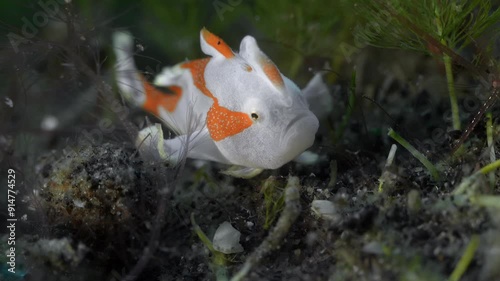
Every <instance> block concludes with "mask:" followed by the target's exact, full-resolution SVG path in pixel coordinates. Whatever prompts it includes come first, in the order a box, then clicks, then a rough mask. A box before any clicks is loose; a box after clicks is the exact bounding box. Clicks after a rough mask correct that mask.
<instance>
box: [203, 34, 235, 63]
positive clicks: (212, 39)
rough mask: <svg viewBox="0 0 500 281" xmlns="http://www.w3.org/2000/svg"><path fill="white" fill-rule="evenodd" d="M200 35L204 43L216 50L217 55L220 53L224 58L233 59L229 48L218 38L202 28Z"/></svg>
mask: <svg viewBox="0 0 500 281" xmlns="http://www.w3.org/2000/svg"><path fill="white" fill-rule="evenodd" d="M201 34H202V36H203V38H204V39H205V41H207V43H208V44H209V45H210V46H212V47H213V48H214V49H216V50H217V51H218V52H219V53H221V54H222V55H223V56H224V57H225V58H227V59H229V58H232V57H234V53H233V51H232V50H231V48H230V47H229V46H228V45H227V44H226V43H225V42H224V41H223V40H222V39H220V38H219V36H217V35H215V34H213V33H212V32H210V31H208V30H207V29H206V28H203V29H202V30H201Z"/></svg>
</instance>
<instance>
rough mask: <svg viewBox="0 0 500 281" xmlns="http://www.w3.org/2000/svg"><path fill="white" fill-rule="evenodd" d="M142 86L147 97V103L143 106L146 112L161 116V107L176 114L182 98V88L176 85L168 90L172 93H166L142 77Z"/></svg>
mask: <svg viewBox="0 0 500 281" xmlns="http://www.w3.org/2000/svg"><path fill="white" fill-rule="evenodd" d="M142 85H143V87H144V91H145V95H146V101H145V102H144V104H143V105H142V107H143V108H144V109H145V110H147V111H149V112H151V113H153V114H154V115H158V114H159V108H160V107H163V108H165V109H166V110H167V111H169V112H174V110H175V108H176V107H177V104H178V103H179V100H180V99H181V97H182V88H181V87H179V86H175V85H174V86H170V87H168V90H170V91H171V93H165V92H163V91H161V90H159V89H157V88H155V87H154V86H153V85H151V84H150V83H149V82H148V81H146V79H145V78H144V77H142Z"/></svg>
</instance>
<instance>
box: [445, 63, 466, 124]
mask: <svg viewBox="0 0 500 281" xmlns="http://www.w3.org/2000/svg"><path fill="white" fill-rule="evenodd" d="M443 61H444V68H445V71H446V80H447V81H448V94H449V96H450V105H451V116H452V121H453V129H455V130H460V128H461V127H462V125H461V123H460V112H459V109H458V101H457V94H456V92H455V81H454V78H453V68H452V65H451V57H450V56H448V55H446V54H444V55H443Z"/></svg>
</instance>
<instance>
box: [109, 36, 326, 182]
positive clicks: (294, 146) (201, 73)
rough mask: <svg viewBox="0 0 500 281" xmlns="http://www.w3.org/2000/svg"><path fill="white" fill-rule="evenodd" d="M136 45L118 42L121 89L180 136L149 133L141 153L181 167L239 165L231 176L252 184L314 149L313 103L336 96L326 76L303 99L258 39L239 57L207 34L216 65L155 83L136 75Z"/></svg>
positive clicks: (165, 74)
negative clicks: (188, 161) (191, 163)
mask: <svg viewBox="0 0 500 281" xmlns="http://www.w3.org/2000/svg"><path fill="white" fill-rule="evenodd" d="M133 42H134V41H133V38H132V36H131V35H130V34H128V33H126V32H117V33H115V34H114V35H113V45H114V47H113V48H114V51H115V55H116V64H115V75H116V81H117V85H118V89H119V91H120V93H121V95H122V96H123V97H124V98H125V99H127V100H128V101H129V102H131V103H132V104H134V105H136V106H139V107H142V108H143V109H144V110H146V111H148V112H150V113H152V114H154V115H155V116H157V117H158V118H159V119H160V120H162V121H163V122H164V123H165V124H166V126H168V127H169V128H170V129H171V130H172V131H173V132H174V133H175V134H176V137H174V138H170V139H164V138H163V132H162V130H161V126H160V125H159V124H155V125H152V126H150V127H147V128H145V129H143V130H142V131H141V132H140V133H139V136H138V137H137V143H136V144H137V146H138V147H139V148H140V150H141V151H143V152H144V151H147V152H150V153H154V154H155V155H156V156H159V157H160V158H162V159H164V160H168V161H169V162H171V163H174V164H175V163H178V162H179V161H180V160H181V159H183V158H184V157H188V158H193V159H200V160H209V161H216V162H219V163H224V164H229V165H233V167H232V168H231V169H228V170H227V171H226V173H228V174H231V175H233V176H236V177H246V178H248V177H252V176H254V175H256V174H258V173H260V172H261V171H262V170H263V169H277V168H279V167H281V166H283V165H284V164H286V163H287V162H289V161H291V160H293V159H295V158H296V157H297V156H299V155H300V154H301V153H303V152H304V151H305V150H306V149H308V148H309V147H310V146H311V145H312V144H313V142H314V138H315V134H316V132H317V130H318V126H319V122H318V118H317V117H316V116H315V114H314V113H313V112H312V111H311V110H310V109H309V105H308V99H313V98H317V96H318V94H321V95H329V93H328V90H327V88H326V85H324V83H323V81H322V79H321V75H320V74H316V76H315V77H314V78H313V79H312V80H311V82H310V83H309V84H308V85H307V86H306V88H305V89H304V90H302V91H301V90H300V89H299V88H298V87H297V85H295V83H293V82H292V81H291V80H290V79H288V78H287V77H285V76H284V75H283V74H282V73H281V72H280V71H279V70H278V68H277V67H276V65H275V64H274V63H273V62H272V61H271V60H270V59H269V58H268V57H267V56H266V55H265V54H264V53H263V52H262V51H261V50H260V49H259V47H258V46H257V43H256V41H255V39H254V38H253V37H252V36H246V37H245V38H243V40H242V41H241V44H240V49H239V52H235V51H233V50H231V48H230V47H229V46H228V45H227V44H226V43H224V41H222V39H220V38H219V37H218V36H216V35H214V34H212V33H210V32H209V31H208V30H206V29H205V28H203V29H202V30H201V32H200V42H201V49H202V51H203V52H204V53H205V54H206V55H208V56H209V57H207V58H203V59H198V60H192V61H186V62H182V63H180V64H177V65H175V66H173V67H167V68H164V69H163V70H162V72H161V73H160V74H159V75H157V76H156V77H155V79H154V81H153V83H149V82H147V81H146V79H145V78H144V77H143V76H142V75H141V74H140V73H139V71H138V70H137V69H136V66H135V63H134V60H133V49H134V43H133ZM325 106H330V105H325Z"/></svg>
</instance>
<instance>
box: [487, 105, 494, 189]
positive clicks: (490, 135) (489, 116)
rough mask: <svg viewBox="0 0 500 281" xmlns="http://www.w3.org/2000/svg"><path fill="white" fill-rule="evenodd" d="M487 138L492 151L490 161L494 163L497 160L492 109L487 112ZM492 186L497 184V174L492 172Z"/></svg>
mask: <svg viewBox="0 0 500 281" xmlns="http://www.w3.org/2000/svg"><path fill="white" fill-rule="evenodd" d="M486 139H487V142H488V149H489V151H490V161H491V162H492V163H493V162H495V161H496V157H495V146H494V145H493V116H492V114H491V111H490V112H488V113H486ZM489 177H490V178H489V180H490V186H491V187H493V186H495V174H494V173H491V174H490V175H489Z"/></svg>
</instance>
